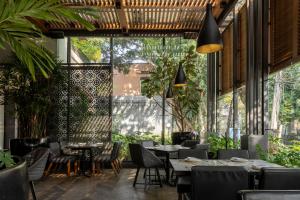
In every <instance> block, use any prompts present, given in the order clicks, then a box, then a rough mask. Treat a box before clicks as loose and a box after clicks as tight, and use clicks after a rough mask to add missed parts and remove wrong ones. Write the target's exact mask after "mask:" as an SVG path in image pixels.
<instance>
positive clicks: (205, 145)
mask: <svg viewBox="0 0 300 200" xmlns="http://www.w3.org/2000/svg"><path fill="white" fill-rule="evenodd" d="M209 147H210V145H209V144H196V146H195V148H196V149H202V150H206V151H207V152H208V151H209Z"/></svg>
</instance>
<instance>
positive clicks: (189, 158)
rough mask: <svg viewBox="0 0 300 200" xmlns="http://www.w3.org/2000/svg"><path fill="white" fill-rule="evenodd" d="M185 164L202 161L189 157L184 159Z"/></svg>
mask: <svg viewBox="0 0 300 200" xmlns="http://www.w3.org/2000/svg"><path fill="white" fill-rule="evenodd" d="M184 161H185V162H197V161H200V159H198V158H194V157H187V158H185V159H184Z"/></svg>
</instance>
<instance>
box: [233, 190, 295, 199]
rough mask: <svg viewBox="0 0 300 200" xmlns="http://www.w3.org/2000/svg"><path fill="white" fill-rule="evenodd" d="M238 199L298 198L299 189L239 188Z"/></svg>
mask: <svg viewBox="0 0 300 200" xmlns="http://www.w3.org/2000/svg"><path fill="white" fill-rule="evenodd" d="M239 194H240V200H299V199H300V190H241V191H239Z"/></svg>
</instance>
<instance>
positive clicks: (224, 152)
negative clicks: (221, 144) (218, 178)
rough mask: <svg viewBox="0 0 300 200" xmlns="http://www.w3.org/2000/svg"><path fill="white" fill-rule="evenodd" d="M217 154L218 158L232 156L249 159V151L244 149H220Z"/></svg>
mask: <svg viewBox="0 0 300 200" xmlns="http://www.w3.org/2000/svg"><path fill="white" fill-rule="evenodd" d="M217 156H218V159H230V158H232V157H238V158H245V159H249V152H248V150H243V149H219V150H218V152H217Z"/></svg>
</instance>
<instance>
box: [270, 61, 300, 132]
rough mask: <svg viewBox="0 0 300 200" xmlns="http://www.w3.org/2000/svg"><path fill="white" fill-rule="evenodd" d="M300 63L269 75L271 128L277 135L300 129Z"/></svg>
mask: <svg viewBox="0 0 300 200" xmlns="http://www.w3.org/2000/svg"><path fill="white" fill-rule="evenodd" d="M299 77H300V64H299V63H297V64H294V65H292V66H290V67H288V68H286V69H284V70H281V71H279V72H276V73H274V74H271V75H270V76H269V108H270V109H269V115H270V128H271V129H272V130H274V131H275V133H276V134H277V136H279V137H280V136H281V135H282V134H287V133H293V134H294V135H295V134H297V129H300V124H299V119H300V78H299Z"/></svg>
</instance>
